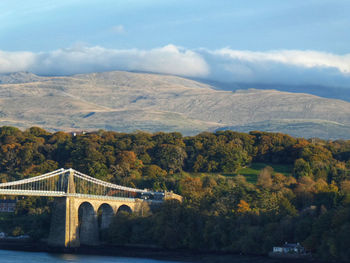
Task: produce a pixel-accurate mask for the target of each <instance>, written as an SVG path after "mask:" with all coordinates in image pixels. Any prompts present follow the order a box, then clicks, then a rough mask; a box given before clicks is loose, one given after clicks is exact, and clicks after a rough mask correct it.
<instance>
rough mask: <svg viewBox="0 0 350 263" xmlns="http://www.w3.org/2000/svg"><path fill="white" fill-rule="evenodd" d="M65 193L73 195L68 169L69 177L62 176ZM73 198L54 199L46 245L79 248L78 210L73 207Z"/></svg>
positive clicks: (73, 190) (70, 172) (70, 170)
mask: <svg viewBox="0 0 350 263" xmlns="http://www.w3.org/2000/svg"><path fill="white" fill-rule="evenodd" d="M62 176H64V178H63V180H64V181H65V185H66V186H67V189H66V191H67V193H68V194H74V193H75V184H74V171H73V170H72V169H69V175H68V176H67V175H66V174H63V175H62ZM74 199H75V197H73V196H65V197H57V198H56V199H55V204H54V209H53V213H52V219H51V227H50V235H49V240H48V244H49V245H50V246H58V247H68V248H69V247H70V248H71V247H79V246H80V240H79V218H78V208H77V207H75V202H74V201H75V200H74Z"/></svg>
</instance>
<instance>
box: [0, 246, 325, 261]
mask: <svg viewBox="0 0 350 263" xmlns="http://www.w3.org/2000/svg"><path fill="white" fill-rule="evenodd" d="M0 250H14V251H25V252H43V253H52V254H76V255H98V256H115V257H126V258H147V259H155V260H166V261H179V262H203V263H209V262H210V263H228V262H234V263H248V262H249V263H250V262H254V263H282V262H290V263H292V262H314V263H317V262H319V261H315V260H312V261H311V260H309V261H305V260H295V259H277V258H270V257H268V256H254V255H238V254H232V253H224V252H201V251H193V250H185V249H176V250H169V249H163V248H155V247H141V246H116V245H100V246H94V247H90V246H81V247H78V248H58V247H49V246H48V245H47V244H46V243H45V242H29V241H15V242H14V241H12V242H9V241H6V242H4V241H0Z"/></svg>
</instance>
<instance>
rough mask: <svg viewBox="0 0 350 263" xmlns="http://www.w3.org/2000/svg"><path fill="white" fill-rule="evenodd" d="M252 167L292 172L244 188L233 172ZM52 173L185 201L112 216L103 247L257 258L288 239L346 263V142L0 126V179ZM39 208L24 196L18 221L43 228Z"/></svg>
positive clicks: (349, 146) (349, 228)
mask: <svg viewBox="0 0 350 263" xmlns="http://www.w3.org/2000/svg"><path fill="white" fill-rule="evenodd" d="M254 162H260V163H261V162H262V163H267V164H280V165H283V164H286V165H289V166H292V167H293V169H292V171H291V175H284V174H280V173H277V172H275V171H273V169H272V168H271V167H269V166H267V167H265V168H264V169H262V170H261V172H260V174H259V176H258V180H257V183H255V184H252V183H249V182H247V181H246V178H245V177H244V176H239V175H237V171H239V169H240V168H242V167H247V166H249V165H250V164H251V163H254ZM59 167H65V168H69V167H72V168H74V169H76V170H79V171H81V172H84V173H87V174H89V175H91V176H94V177H96V178H99V179H102V180H106V181H110V182H113V183H117V184H122V185H127V186H132V187H138V188H145V187H146V188H153V189H155V190H162V189H163V190H173V191H175V192H176V193H179V194H181V195H183V196H184V202H183V203H182V204H180V203H177V202H176V201H170V202H166V203H165V204H164V206H163V207H162V208H161V209H159V210H158V211H153V213H151V212H149V213H145V214H143V215H142V216H140V215H127V214H121V215H119V216H116V217H115V219H114V222H113V224H112V225H111V227H110V229H109V231H108V232H107V234H106V236H105V238H106V240H107V241H108V242H111V243H115V244H125V243H132V244H148V245H149V244H154V245H158V246H161V247H166V248H188V249H197V250H206V251H208V250H211V251H229V252H235V253H236V252H237V253H246V254H266V253H267V252H268V251H270V250H271V249H272V246H274V245H280V244H283V243H284V242H285V241H288V242H301V243H302V244H303V245H304V246H305V247H306V248H307V249H309V250H310V251H312V252H313V253H314V255H316V256H317V257H319V258H321V259H324V260H338V261H349V260H350V250H349V249H348V246H349V244H350V141H340V140H339V141H324V140H319V139H310V140H305V139H302V138H293V137H290V136H288V135H285V134H279V133H265V132H258V131H254V132H251V133H249V134H246V133H237V132H232V131H220V132H216V133H209V132H205V133H201V134H199V135H196V136H191V137H183V136H182V135H181V134H180V133H155V134H149V133H144V132H136V133H131V134H125V133H117V132H110V131H98V132H93V133H87V134H78V135H76V136H74V135H73V134H70V133H64V132H57V133H49V132H47V131H45V130H42V129H40V128H37V127H33V128H30V129H28V130H26V131H20V130H18V129H16V128H13V127H2V128H0V180H1V181H2V182H5V181H11V180H18V179H22V178H27V177H29V176H35V175H38V174H41V173H45V172H48V171H51V170H54V169H57V168H59ZM27 200H29V201H27ZM38 200H39V199H38ZM40 200H41V199H40ZM40 200H39V201H40ZM39 201H37V200H35V199H24V200H23V201H21V203H20V204H21V205H20V209H18V211H17V214H18V215H41V214H44V215H45V218H44V219H43V220H42V222H47V218H48V217H47V214H48V213H49V212H47V211H49V204H48V202H47V203H45V204H43V203H42V201H40V202H39ZM28 202H30V204H28ZM40 205H41V208H40ZM33 206H34V207H36V208H33ZM47 207H48V209H47ZM39 208H40V209H41V210H40V209H39ZM38 222H40V221H38ZM21 227H22V231H23V232H26V229H31V227H30V226H26V225H22V226H21ZM17 230H18V229H17ZM37 236H38V237H39V236H40V235H37Z"/></svg>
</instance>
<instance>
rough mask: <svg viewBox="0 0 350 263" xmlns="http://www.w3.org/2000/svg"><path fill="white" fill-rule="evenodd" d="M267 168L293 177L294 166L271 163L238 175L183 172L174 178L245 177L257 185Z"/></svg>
mask: <svg viewBox="0 0 350 263" xmlns="http://www.w3.org/2000/svg"><path fill="white" fill-rule="evenodd" d="M266 166H270V167H272V168H273V171H274V173H281V174H284V175H286V176H290V175H292V171H293V165H282V164H271V163H252V164H251V165H250V166H249V167H245V168H241V169H239V170H238V171H237V172H236V173H234V174H231V173H227V174H222V173H186V172H182V173H181V174H179V173H178V174H174V175H173V176H174V178H176V179H181V178H182V177H183V176H184V175H186V174H187V175H188V176H191V177H201V176H205V175H206V176H214V177H215V176H225V177H234V176H237V175H243V176H244V177H245V178H246V179H247V182H249V183H252V184H255V183H256V182H257V180H258V175H259V173H260V171H261V170H262V169H264V168H265V167H266Z"/></svg>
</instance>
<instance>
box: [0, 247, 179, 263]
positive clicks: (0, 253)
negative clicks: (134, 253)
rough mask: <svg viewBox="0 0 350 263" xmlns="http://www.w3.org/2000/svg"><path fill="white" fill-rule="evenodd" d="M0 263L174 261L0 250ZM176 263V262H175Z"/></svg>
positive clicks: (168, 262)
mask: <svg viewBox="0 0 350 263" xmlns="http://www.w3.org/2000/svg"><path fill="white" fill-rule="evenodd" d="M0 262H1V263H66V262H69V263H76V262H77V263H80V262H81V263H112V262H113V263H174V261H164V260H154V259H142V258H126V257H110V256H94V255H75V254H51V253H45V252H22V251H13V250H0ZM177 262H178V261H177Z"/></svg>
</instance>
